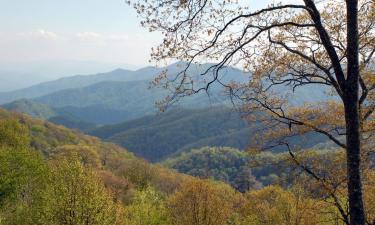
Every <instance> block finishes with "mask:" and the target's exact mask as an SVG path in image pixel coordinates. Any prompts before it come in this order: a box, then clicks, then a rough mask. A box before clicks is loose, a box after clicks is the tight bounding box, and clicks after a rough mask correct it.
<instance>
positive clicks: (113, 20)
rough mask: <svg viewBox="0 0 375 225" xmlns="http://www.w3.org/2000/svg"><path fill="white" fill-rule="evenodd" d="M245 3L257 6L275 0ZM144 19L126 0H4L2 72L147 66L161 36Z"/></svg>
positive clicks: (0, 25)
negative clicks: (81, 65)
mask: <svg viewBox="0 0 375 225" xmlns="http://www.w3.org/2000/svg"><path fill="white" fill-rule="evenodd" d="M244 1H249V4H250V5H251V7H253V8H254V9H256V8H259V7H261V6H262V5H264V4H267V3H269V2H270V1H271V0H244ZM288 1H290V0H288ZM139 21H140V20H139V18H137V15H136V13H135V11H134V10H133V9H132V8H131V7H130V6H128V5H127V4H126V3H125V1H124V0H0V49H1V51H0V62H1V64H0V70H1V65H7V64H8V65H17V64H20V63H24V64H23V65H25V63H29V64H30V63H33V62H37V63H45V64H46V63H48V62H51V61H53V62H59V61H84V62H98V63H103V64H108V65H125V67H126V66H129V67H141V66H146V65H148V60H149V54H150V49H151V47H152V46H155V45H157V44H158V43H159V42H160V40H161V35H160V34H158V33H149V32H148V31H147V30H146V29H145V28H142V27H141V26H140V24H139Z"/></svg>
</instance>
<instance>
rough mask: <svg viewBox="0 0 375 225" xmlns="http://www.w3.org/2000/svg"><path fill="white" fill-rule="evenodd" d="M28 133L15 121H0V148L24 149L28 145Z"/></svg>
mask: <svg viewBox="0 0 375 225" xmlns="http://www.w3.org/2000/svg"><path fill="white" fill-rule="evenodd" d="M29 142H30V138H29V132H28V129H27V127H26V126H25V125H22V124H20V123H19V122H18V121H17V120H15V119H7V120H0V147H9V148H15V149H20V148H25V147H27V146H28V145H29Z"/></svg>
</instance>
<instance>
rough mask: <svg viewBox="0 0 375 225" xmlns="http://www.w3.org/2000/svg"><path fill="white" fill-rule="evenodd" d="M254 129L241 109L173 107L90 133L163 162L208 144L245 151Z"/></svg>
mask: <svg viewBox="0 0 375 225" xmlns="http://www.w3.org/2000/svg"><path fill="white" fill-rule="evenodd" d="M254 129H256V123H254V124H247V123H246V121H244V120H243V119H242V118H241V115H240V113H239V112H237V111H234V110H233V109H230V108H227V107H211V108H203V109H182V108H180V109H176V110H169V111H167V112H164V113H160V114H158V115H155V116H145V117H142V118H140V119H136V120H131V121H128V122H125V123H120V124H115V125H107V126H103V127H99V128H97V129H94V130H92V131H90V132H89V134H91V135H94V136H97V137H100V138H102V139H104V140H106V141H109V142H113V143H116V144H119V145H121V146H123V147H125V148H128V149H131V151H132V152H134V153H135V154H136V155H138V156H141V157H143V158H146V159H148V160H151V161H160V160H162V159H165V158H167V157H170V156H173V155H176V154H178V153H180V152H182V151H187V150H190V149H192V148H200V147H204V146H224V147H234V148H238V149H241V150H244V149H246V148H247V147H249V143H250V141H251V140H252V139H251V138H252V135H253V133H254ZM290 139H291V142H292V143H294V144H296V145H300V146H303V147H304V148H309V147H311V146H313V145H315V144H317V143H320V142H322V141H325V140H326V139H325V138H324V137H322V136H319V135H311V134H306V136H305V137H302V138H301V137H291V138H290ZM276 150H278V149H276ZM279 150H281V149H279Z"/></svg>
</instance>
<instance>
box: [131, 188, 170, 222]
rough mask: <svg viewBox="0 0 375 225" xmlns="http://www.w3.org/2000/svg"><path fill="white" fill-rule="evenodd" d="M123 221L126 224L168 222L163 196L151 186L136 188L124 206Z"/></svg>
mask: <svg viewBox="0 0 375 225" xmlns="http://www.w3.org/2000/svg"><path fill="white" fill-rule="evenodd" d="M125 221H126V224H128V225H167V224H169V223H168V215H167V209H166V206H165V199H164V196H163V195H162V194H161V193H159V192H157V191H156V190H155V189H154V188H152V187H151V186H147V187H145V188H144V189H142V190H137V191H136V192H135V194H134V198H133V202H132V203H131V204H130V205H128V206H126V208H125Z"/></svg>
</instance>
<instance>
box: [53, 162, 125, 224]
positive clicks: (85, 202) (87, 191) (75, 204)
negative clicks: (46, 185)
mask: <svg viewBox="0 0 375 225" xmlns="http://www.w3.org/2000/svg"><path fill="white" fill-rule="evenodd" d="M51 199H52V201H51V209H52V210H51V218H52V220H51V224H75V225H84V224H90V225H110V224H116V223H117V219H118V218H117V215H116V213H117V211H116V210H117V209H116V205H115V204H114V203H113V201H112V196H111V195H110V194H109V193H108V191H107V190H106V189H105V187H104V185H103V183H102V182H101V180H100V179H99V177H98V176H97V175H96V173H95V172H94V171H93V170H91V169H89V168H84V167H83V165H82V164H81V162H80V161H79V160H78V159H77V158H74V157H71V158H70V159H62V160H60V161H59V162H56V163H55V164H54V166H53V169H52V179H51Z"/></svg>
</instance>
